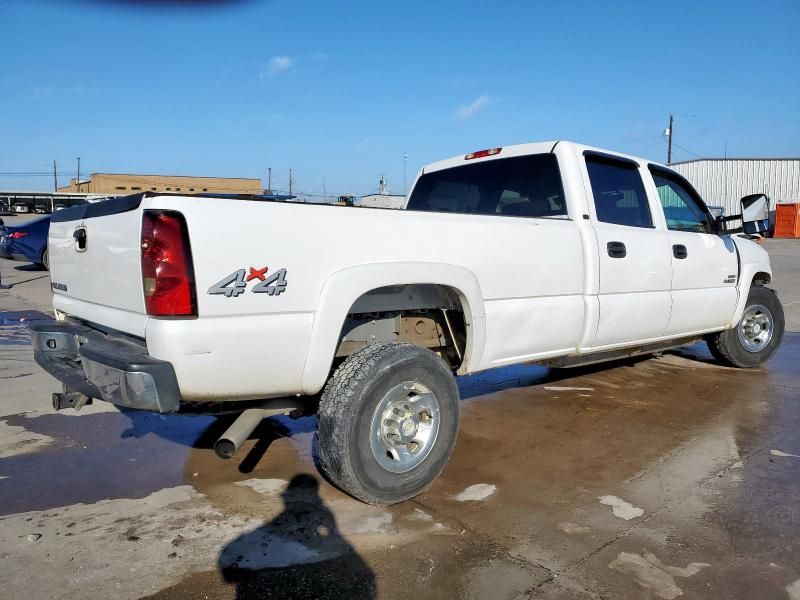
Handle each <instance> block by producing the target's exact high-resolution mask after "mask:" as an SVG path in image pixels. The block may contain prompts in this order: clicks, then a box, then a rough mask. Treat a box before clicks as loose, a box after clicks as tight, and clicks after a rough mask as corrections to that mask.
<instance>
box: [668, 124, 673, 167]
mask: <svg viewBox="0 0 800 600" xmlns="http://www.w3.org/2000/svg"><path fill="white" fill-rule="evenodd" d="M672 123H673V119H672V113H669V128H668V129H667V164H670V163H672Z"/></svg>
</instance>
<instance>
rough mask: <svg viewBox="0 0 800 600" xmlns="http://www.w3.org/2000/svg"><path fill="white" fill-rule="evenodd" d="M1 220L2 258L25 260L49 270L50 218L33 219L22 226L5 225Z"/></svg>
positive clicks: (0, 241) (0, 254)
mask: <svg viewBox="0 0 800 600" xmlns="http://www.w3.org/2000/svg"><path fill="white" fill-rule="evenodd" d="M2 221H3V220H2V219H0V258H10V259H11V260H23V261H26V262H32V263H36V264H37V265H40V266H41V267H43V268H45V269H48V268H49V266H50V265H49V262H48V257H47V234H48V233H49V231H50V216H49V215H48V216H46V217H41V218H39V219H32V220H30V221H27V222H26V223H23V224H22V225H17V226H14V225H3V223H2Z"/></svg>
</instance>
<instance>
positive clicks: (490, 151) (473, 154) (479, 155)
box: [464, 148, 502, 160]
mask: <svg viewBox="0 0 800 600" xmlns="http://www.w3.org/2000/svg"><path fill="white" fill-rule="evenodd" d="M501 150H502V148H489V149H488V150H478V151H477V152H470V153H469V154H467V155H466V156H465V157H464V160H472V159H473V158H483V157H485V156H494V155H495V154H500V151H501Z"/></svg>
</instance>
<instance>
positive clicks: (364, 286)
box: [303, 262, 486, 395]
mask: <svg viewBox="0 0 800 600" xmlns="http://www.w3.org/2000/svg"><path fill="white" fill-rule="evenodd" d="M405 284H432V285H443V286H447V287H451V288H453V289H454V290H455V291H456V292H457V293H458V295H459V298H460V300H461V305H462V307H463V309H464V319H465V321H466V325H467V347H466V348H465V352H464V361H463V363H462V365H461V368H460V369H459V371H458V372H459V374H462V373H468V372H469V371H470V369H471V368H474V367H475V366H476V365H478V364H480V360H481V356H482V354H483V346H484V342H485V339H486V323H485V321H486V314H485V311H484V306H483V296H482V295H481V289H480V286H479V285H478V280H477V279H476V278H475V275H474V274H473V273H472V272H471V271H469V270H468V269H465V268H464V267H459V266H456V265H449V264H442V263H426V262H395V263H373V264H368V265H359V266H356V267H350V268H347V269H343V270H341V271H337V272H336V273H334V274H332V275H331V276H330V277H328V279H327V280H326V281H325V283H324V284H323V286H322V289H321V291H320V297H319V302H318V303H317V309H316V312H315V313H314V322H313V325H312V331H311V342H310V344H309V349H308V354H307V355H306V362H305V366H304V368H303V393H305V394H309V395H311V394H316V393H317V392H319V391H320V390H321V389H322V387H323V386H324V385H325V382H326V380H327V378H328V374H329V373H330V368H331V364H332V363H333V357H334V354H335V352H336V348H337V347H338V345H339V335H340V334H341V330H342V325H343V324H344V320H345V317H346V316H347V313H348V311H349V310H350V307H351V306H352V305H353V303H354V302H355V301H356V300H357V299H358V298H360V297H361V296H362V295H364V294H366V293H367V292H369V291H371V290H374V289H377V288H381V287H386V286H391V285H405Z"/></svg>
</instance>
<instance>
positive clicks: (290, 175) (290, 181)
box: [289, 169, 292, 196]
mask: <svg viewBox="0 0 800 600" xmlns="http://www.w3.org/2000/svg"><path fill="white" fill-rule="evenodd" d="M289 195H290V196H291V195H292V170H291V169H289Z"/></svg>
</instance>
